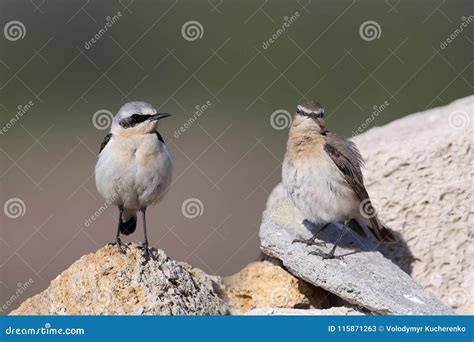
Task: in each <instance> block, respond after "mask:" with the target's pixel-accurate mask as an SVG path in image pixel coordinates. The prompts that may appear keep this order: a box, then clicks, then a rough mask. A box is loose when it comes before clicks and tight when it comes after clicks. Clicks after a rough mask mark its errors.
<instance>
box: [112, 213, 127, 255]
mask: <svg viewBox="0 0 474 342" xmlns="http://www.w3.org/2000/svg"><path fill="white" fill-rule="evenodd" d="M122 212H123V208H119V224H118V227H117V235H116V236H115V241H116V242H115V243H111V244H112V245H115V244H116V245H117V248H118V249H119V251H120V252H121V253H125V250H126V249H127V245H126V244H124V243H123V242H122V240H121V239H120V220H121V219H122Z"/></svg>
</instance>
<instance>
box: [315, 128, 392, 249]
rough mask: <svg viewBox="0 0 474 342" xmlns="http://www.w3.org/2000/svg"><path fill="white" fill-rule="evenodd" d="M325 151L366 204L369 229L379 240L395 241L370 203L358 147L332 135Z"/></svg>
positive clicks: (328, 139) (327, 137)
mask: <svg viewBox="0 0 474 342" xmlns="http://www.w3.org/2000/svg"><path fill="white" fill-rule="evenodd" d="M324 150H325V151H326V153H327V154H328V155H329V157H330V158H331V159H332V161H333V162H334V164H335V165H336V166H337V168H338V169H339V171H340V172H341V174H342V176H343V177H344V180H345V181H346V182H347V184H348V185H349V187H350V188H351V189H352V190H353V191H354V193H355V194H356V196H357V198H359V200H360V202H363V203H364V210H366V211H367V212H368V213H369V215H367V216H368V217H369V219H370V223H371V227H369V228H370V229H371V230H372V232H373V233H374V235H375V237H376V238H377V240H379V241H382V240H386V241H395V237H394V236H393V234H392V233H391V232H390V230H389V229H387V228H385V227H384V226H383V225H382V224H381V223H380V221H379V220H378V218H377V215H376V213H375V209H374V208H373V206H372V203H371V202H370V197H369V194H368V193H367V190H366V189H365V186H364V178H363V176H362V171H361V168H362V167H363V166H364V160H363V159H362V156H361V154H360V152H359V150H358V149H357V146H356V145H355V144H354V143H353V142H352V141H350V140H347V139H345V138H343V137H340V136H338V135H335V134H332V133H331V134H327V136H326V143H325V145H324Z"/></svg>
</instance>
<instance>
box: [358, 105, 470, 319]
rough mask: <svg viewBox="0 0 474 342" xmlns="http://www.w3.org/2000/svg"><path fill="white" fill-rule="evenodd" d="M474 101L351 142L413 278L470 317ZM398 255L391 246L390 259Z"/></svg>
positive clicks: (373, 131) (408, 119)
mask: <svg viewBox="0 0 474 342" xmlns="http://www.w3.org/2000/svg"><path fill="white" fill-rule="evenodd" d="M473 137H474V96H469V97H466V98H463V99H459V100H457V101H455V102H453V103H451V104H449V105H447V106H445V107H439V108H434V109H431V110H428V111H426V112H423V113H418V114H413V115H410V116H408V117H405V118H403V119H400V120H396V121H394V122H392V123H390V124H388V125H386V126H383V127H380V128H374V129H371V130H370V131H368V132H367V133H364V134H361V135H359V136H357V137H355V138H354V142H356V143H357V145H358V146H359V148H360V151H361V153H362V155H363V156H364V158H365V160H366V164H367V166H366V170H365V172H364V175H365V180H366V185H367V187H368V190H369V193H370V195H371V197H372V198H373V199H374V202H375V203H376V206H377V207H378V211H379V212H380V216H381V218H382V220H383V221H384V222H385V223H386V224H387V225H388V226H389V227H391V228H393V229H394V230H396V231H398V232H399V233H400V234H401V235H402V236H403V238H404V239H405V240H406V243H407V246H408V248H409V249H410V251H411V253H412V254H413V256H414V257H415V258H416V261H414V262H412V263H411V265H410V269H411V275H412V277H413V278H414V279H415V280H416V281H417V282H418V283H420V284H421V285H423V286H424V287H425V288H427V289H428V290H429V291H431V292H432V293H434V294H435V295H436V296H437V297H438V298H440V299H441V300H442V301H443V302H444V303H446V304H448V305H450V306H451V307H452V308H456V309H458V312H462V313H467V312H470V313H471V314H473V313H474V302H473V299H474V287H473V286H472V284H474V263H473V260H474V198H473V176H474V168H473V147H474V146H473V139H474V138H473ZM398 252H399V250H397V249H393V250H392V252H391V253H389V256H394V255H395V254H394V253H398Z"/></svg>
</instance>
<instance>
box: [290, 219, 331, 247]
mask: <svg viewBox="0 0 474 342" xmlns="http://www.w3.org/2000/svg"><path fill="white" fill-rule="evenodd" d="M303 224H304V221H303ZM330 224H331V223H326V224H325V225H324V226H322V227H321V229H320V230H319V231H317V232H316V234H314V235H313V236H312V237H310V238H309V239H303V238H297V239H294V240H293V241H292V242H291V243H295V242H299V243H304V244H306V246H321V245H324V246H325V245H326V242H324V241H323V242H316V239H317V238H318V236H319V234H321V232H322V231H323V230H324V229H326V228H327V227H328V226H329V225H330Z"/></svg>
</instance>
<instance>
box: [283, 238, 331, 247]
mask: <svg viewBox="0 0 474 342" xmlns="http://www.w3.org/2000/svg"><path fill="white" fill-rule="evenodd" d="M297 242H298V243H304V244H305V245H306V246H324V247H325V246H326V242H324V241H322V242H316V241H315V238H314V236H313V237H310V238H309V239H303V238H296V239H294V240H293V241H291V243H292V244H293V243H297Z"/></svg>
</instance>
